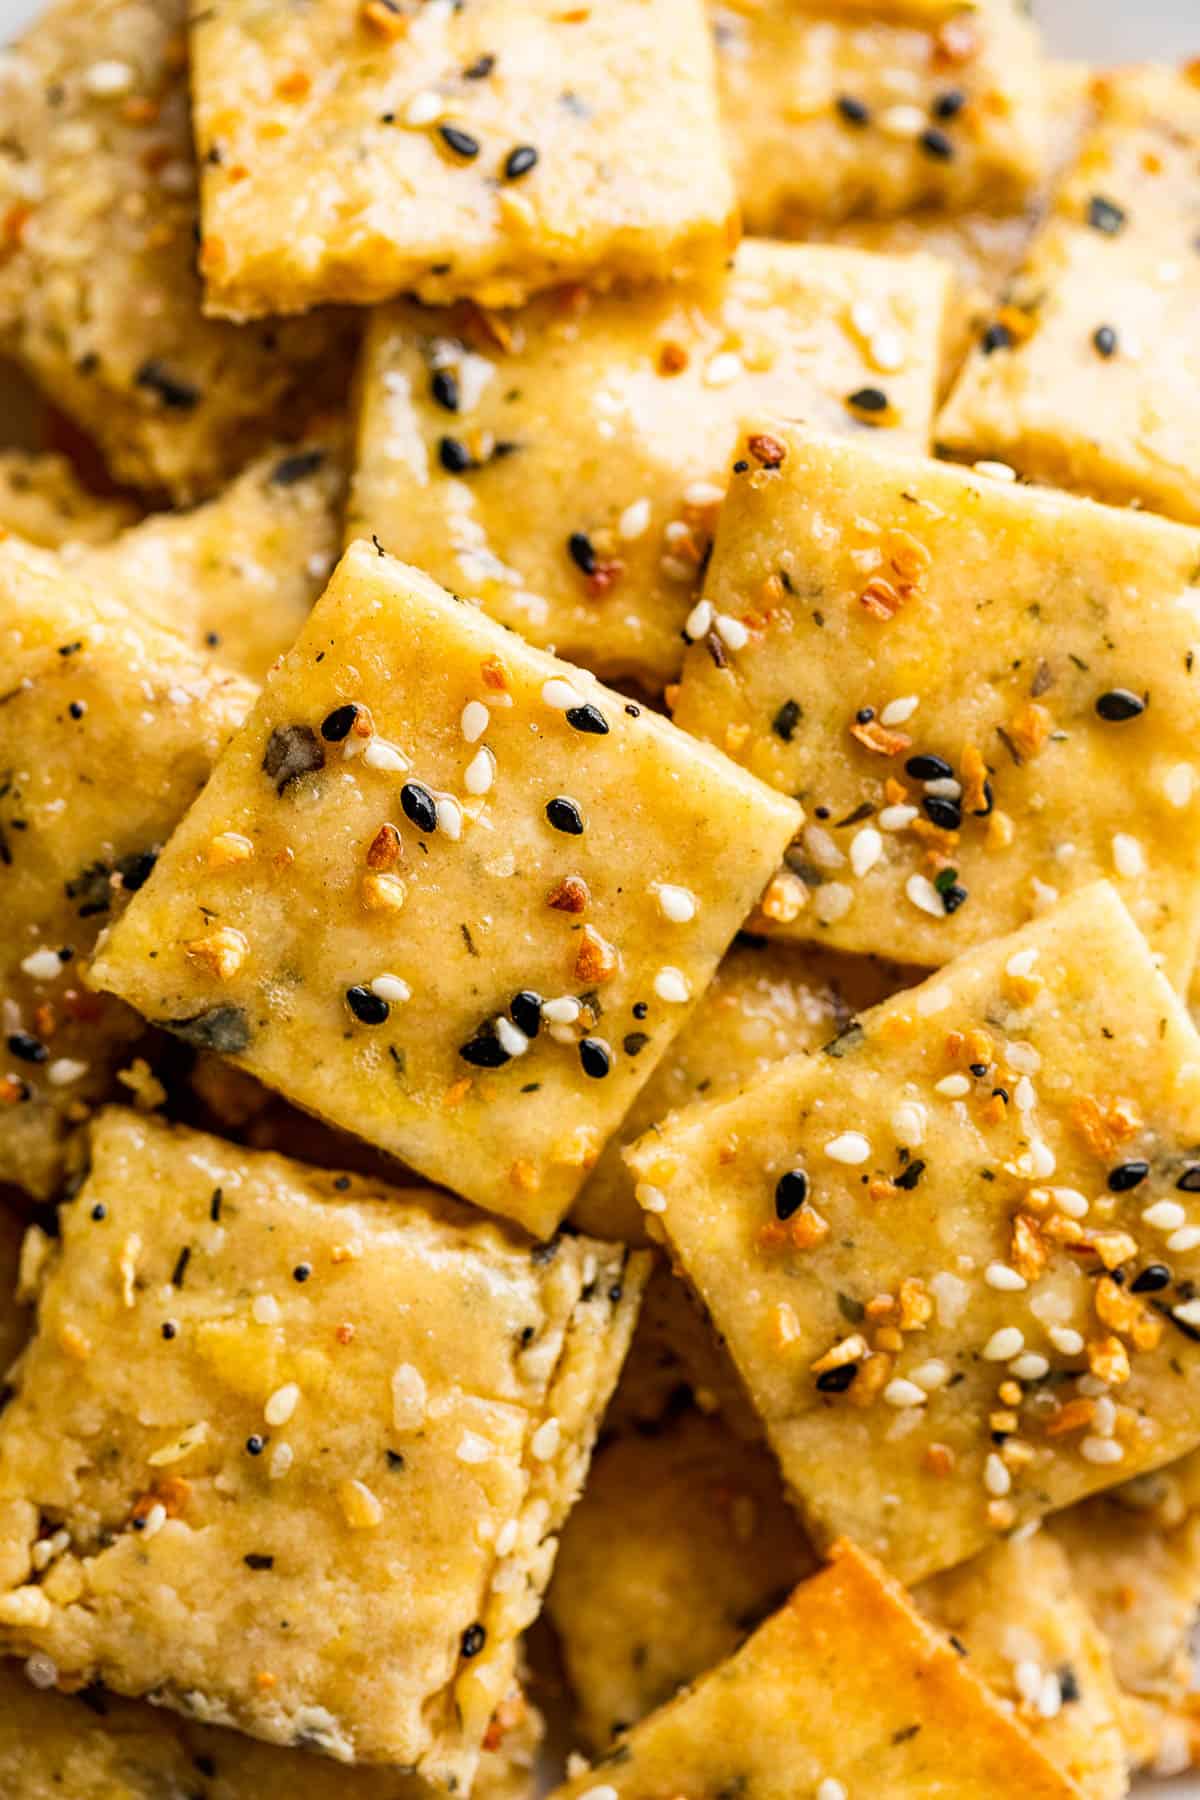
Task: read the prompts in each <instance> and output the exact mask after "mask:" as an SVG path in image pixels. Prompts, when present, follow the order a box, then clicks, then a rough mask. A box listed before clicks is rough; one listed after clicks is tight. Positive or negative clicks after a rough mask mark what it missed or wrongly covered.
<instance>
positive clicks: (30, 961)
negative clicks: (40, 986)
mask: <svg viewBox="0 0 1200 1800" xmlns="http://www.w3.org/2000/svg"><path fill="white" fill-rule="evenodd" d="M64 966H65V965H64V963H63V959H62V957H61V956H60V955H59V954H58V951H57V950H33V951H31V952H30V954H29V955H28V956H27V957H25V959H24V960H23V962H22V963H21V968H22V970H23V972H24V973H25V974H26V975H28V976H29V977H30V978H31V980H33V981H54V980H56V979H57V978H58V976H60V975H61V974H62V972H63V968H64Z"/></svg>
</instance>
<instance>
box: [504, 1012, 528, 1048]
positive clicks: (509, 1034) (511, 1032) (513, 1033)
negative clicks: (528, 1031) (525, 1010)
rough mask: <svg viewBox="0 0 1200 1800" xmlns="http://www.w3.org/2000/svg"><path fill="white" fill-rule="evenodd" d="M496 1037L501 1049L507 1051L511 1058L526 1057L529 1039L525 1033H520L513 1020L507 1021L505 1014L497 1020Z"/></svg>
mask: <svg viewBox="0 0 1200 1800" xmlns="http://www.w3.org/2000/svg"><path fill="white" fill-rule="evenodd" d="M496 1037H497V1039H498V1041H499V1044H500V1048H501V1049H502V1050H505V1051H507V1053H508V1054H509V1056H524V1054H525V1052H526V1051H527V1050H528V1048H529V1039H528V1038H527V1037H526V1036H525V1033H524V1032H523V1031H519V1030H518V1029H517V1027H516V1026H515V1025H514V1024H513V1022H512V1020H511V1019H506V1018H505V1016H504V1014H503V1013H501V1014H500V1016H499V1018H498V1019H497V1020H496Z"/></svg>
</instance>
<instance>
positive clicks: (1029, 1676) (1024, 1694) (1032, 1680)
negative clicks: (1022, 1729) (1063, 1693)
mask: <svg viewBox="0 0 1200 1800" xmlns="http://www.w3.org/2000/svg"><path fill="white" fill-rule="evenodd" d="M1044 1679H1045V1673H1044V1671H1043V1669H1042V1666H1041V1664H1040V1663H1035V1662H1034V1661H1033V1660H1032V1659H1031V1658H1029V1657H1022V1659H1021V1661H1020V1662H1018V1663H1016V1664H1014V1666H1013V1686H1014V1687H1015V1688H1016V1690H1017V1692H1018V1694H1019V1695H1020V1696H1021V1699H1022V1700H1024V1701H1025V1703H1026V1705H1027V1706H1032V1705H1033V1704H1034V1702H1035V1701H1036V1699H1037V1697H1038V1694H1039V1693H1040V1692H1041V1687H1042V1682H1043V1680H1044Z"/></svg>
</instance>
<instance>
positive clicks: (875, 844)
mask: <svg viewBox="0 0 1200 1800" xmlns="http://www.w3.org/2000/svg"><path fill="white" fill-rule="evenodd" d="M882 855H883V839H882V837H881V836H880V835H879V833H878V831H877V830H876V829H875V827H874V825H864V826H863V827H862V829H861V830H860V831H856V832H855V834H854V836H853V837H852V838H851V840H850V867H851V868H852V869H853V870H854V873H855V874H856V875H858V876H860V877H861V876H863V875H865V874H866V873H867V871H868V870H869V869H873V868H874V867H875V864H876V863H877V862H878V861H879V859H880V857H881V856H882Z"/></svg>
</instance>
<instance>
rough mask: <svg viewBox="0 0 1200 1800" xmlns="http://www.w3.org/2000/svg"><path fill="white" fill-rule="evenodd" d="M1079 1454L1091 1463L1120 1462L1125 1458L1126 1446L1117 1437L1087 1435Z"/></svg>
mask: <svg viewBox="0 0 1200 1800" xmlns="http://www.w3.org/2000/svg"><path fill="white" fill-rule="evenodd" d="M1079 1454H1080V1456H1082V1457H1083V1459H1084V1461H1085V1462H1090V1463H1119V1462H1123V1461H1124V1459H1125V1450H1124V1447H1123V1446H1122V1445H1121V1444H1118V1442H1117V1440H1116V1439H1115V1438H1102V1437H1085V1438H1084V1440H1083V1442H1082V1444H1080V1446H1079Z"/></svg>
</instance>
